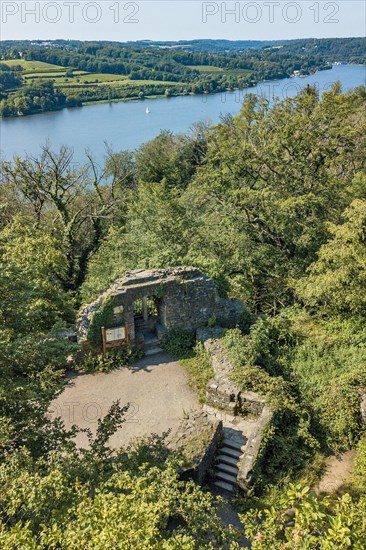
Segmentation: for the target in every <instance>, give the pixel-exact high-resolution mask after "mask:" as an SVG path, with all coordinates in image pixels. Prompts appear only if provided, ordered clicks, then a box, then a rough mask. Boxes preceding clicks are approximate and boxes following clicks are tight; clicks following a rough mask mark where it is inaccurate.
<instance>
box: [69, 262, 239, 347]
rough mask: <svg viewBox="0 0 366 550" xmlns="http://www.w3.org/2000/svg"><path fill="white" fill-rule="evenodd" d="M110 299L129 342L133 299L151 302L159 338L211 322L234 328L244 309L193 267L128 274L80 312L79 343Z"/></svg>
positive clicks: (133, 333)
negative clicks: (121, 315) (120, 311)
mask: <svg viewBox="0 0 366 550" xmlns="http://www.w3.org/2000/svg"><path fill="white" fill-rule="evenodd" d="M112 296H113V297H114V303H115V305H116V306H121V307H122V308H123V312H124V323H125V326H126V328H127V330H128V335H129V340H130V341H131V342H134V341H135V339H136V332H137V331H136V322H135V321H136V319H135V317H134V309H133V304H134V302H135V301H136V300H146V299H147V298H152V299H153V300H154V302H155V305H156V310H157V315H156V319H155V324H154V330H156V332H157V334H158V336H161V335H162V334H164V333H165V332H167V331H169V330H171V329H182V330H191V331H192V332H194V331H195V330H196V329H198V328H199V327H205V326H207V324H208V322H209V321H210V320H211V319H215V320H216V321H217V323H218V324H220V325H222V326H224V327H230V326H235V325H236V324H237V323H238V322H239V320H240V316H241V314H242V312H243V311H244V308H245V306H244V304H243V303H242V302H240V301H239V300H230V299H226V298H221V297H220V296H219V294H218V291H217V286H216V283H215V282H214V281H213V280H212V279H210V278H209V277H207V276H205V275H203V274H202V273H201V272H200V271H199V270H198V269H196V268H194V267H177V268H169V269H154V270H135V271H129V272H127V273H126V274H125V276H124V277H123V278H121V279H118V280H117V281H116V282H115V283H114V284H113V285H112V286H111V287H110V288H109V289H108V290H106V291H105V292H103V293H102V294H100V296H98V298H97V299H96V300H95V301H94V302H92V303H91V304H88V305H87V306H85V307H84V308H83V309H82V311H81V313H80V317H79V319H78V322H77V333H78V341H79V342H82V341H85V340H87V335H88V330H89V327H90V325H91V323H92V321H93V315H94V313H95V312H96V311H97V310H98V308H99V307H100V306H101V305H102V303H103V301H104V300H106V299H107V298H109V297H112ZM106 328H108V327H106Z"/></svg>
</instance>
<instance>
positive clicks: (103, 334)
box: [101, 327, 107, 353]
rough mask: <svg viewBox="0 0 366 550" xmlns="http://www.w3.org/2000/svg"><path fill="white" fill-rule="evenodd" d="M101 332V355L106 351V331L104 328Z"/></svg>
mask: <svg viewBox="0 0 366 550" xmlns="http://www.w3.org/2000/svg"><path fill="white" fill-rule="evenodd" d="M101 331H102V342H103V353H105V352H106V349H107V331H106V329H105V327H102V328H101Z"/></svg>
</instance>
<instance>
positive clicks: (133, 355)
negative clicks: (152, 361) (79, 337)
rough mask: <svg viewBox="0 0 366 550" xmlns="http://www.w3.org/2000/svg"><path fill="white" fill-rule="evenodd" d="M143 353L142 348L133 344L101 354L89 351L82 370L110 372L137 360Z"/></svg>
mask: <svg viewBox="0 0 366 550" xmlns="http://www.w3.org/2000/svg"><path fill="white" fill-rule="evenodd" d="M142 354H143V352H142V351H141V350H140V349H137V348H132V347H131V346H124V347H121V348H118V349H114V350H110V351H108V352H106V353H104V354H99V355H95V354H93V353H89V354H88V355H87V356H86V358H85V359H84V361H83V362H82V364H81V366H80V370H82V371H84V372H88V373H97V372H110V371H112V370H114V369H119V368H121V367H126V366H127V365H129V364H131V363H132V362H134V361H137V360H138V359H140V357H141V356H142Z"/></svg>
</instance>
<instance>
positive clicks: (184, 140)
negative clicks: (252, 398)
mask: <svg viewBox="0 0 366 550" xmlns="http://www.w3.org/2000/svg"><path fill="white" fill-rule="evenodd" d="M50 52H51V50H50ZM60 55H61V56H62V55H65V54H64V52H63V51H62V50H60ZM77 55H79V54H77ZM132 55H135V53H134V52H133V53H132ZM174 55H179V56H187V58H186V59H187V62H190V61H188V60H190V59H191V58H190V57H189V56H190V54H187V53H179V54H177V53H174ZM53 61H56V60H55V59H53ZM118 62H119V61H118ZM365 104H366V90H365V88H359V89H356V90H354V91H353V92H350V93H348V94H343V93H342V90H341V89H340V86H339V85H335V86H334V87H333V89H332V90H330V91H327V92H326V93H324V95H323V98H322V99H319V97H318V94H317V91H316V90H315V89H313V88H311V87H308V88H306V89H305V90H304V91H303V92H302V93H301V94H299V95H298V96H297V97H295V98H292V99H286V100H284V101H282V102H278V103H276V104H275V105H274V107H273V108H271V109H270V108H269V105H268V103H267V102H266V101H265V100H263V99H258V98H256V97H254V96H248V97H247V99H246V101H245V103H244V104H243V106H242V109H241V111H240V114H239V115H238V116H235V117H231V116H227V117H225V118H223V119H222V121H221V122H220V123H219V124H218V125H217V126H215V127H207V126H204V125H199V124H198V125H196V126H195V127H194V128H192V130H191V132H189V133H188V134H186V135H173V134H171V133H169V132H163V133H161V134H160V135H158V136H157V137H156V138H155V139H153V140H152V141H150V142H148V143H146V144H144V145H142V146H141V147H139V148H138V149H137V150H136V151H133V152H127V151H118V143H116V144H115V147H116V151H112V150H107V151H106V156H105V164H104V166H103V167H101V166H97V165H96V163H95V162H94V159H93V156H92V154H91V153H87V154H86V159H85V166H83V167H82V168H75V165H73V155H72V151H71V150H70V149H69V148H68V147H67V146H65V147H62V148H61V150H59V151H52V150H51V149H50V148H49V147H47V146H45V147H44V148H43V150H42V151H41V152H40V154H39V156H38V157H37V158H31V157H23V158H22V157H17V158H15V159H14V160H13V161H9V162H4V163H3V165H2V171H1V178H2V179H1V187H0V208H1V226H0V266H1V269H0V281H1V284H0V293H1V300H0V319H1V323H0V341H1V346H0V365H1V369H2V376H1V378H0V455H1V461H0V484H1V491H0V546H1V548H4V549H15V548H26V549H28V548H29V549H31V548H37V549H42V548H44V549H46V548H47V549H48V548H63V549H66V548H67V549H73V548H75V549H76V548H77V549H79V548H81V547H83V548H95V549H102V548H103V549H108V548H110V549H112V548H126V549H128V548H131V549H132V548H133V549H141V550H145V549H147V548H151V549H158V548H159V549H160V548H161V549H163V548H164V549H180V550H181V549H184V550H193V549H201V548H202V549H203V548H220V549H221V548H231V549H235V548H240V547H241V546H240V544H241V543H240V540H242V539H240V537H241V536H242V535H243V531H244V534H245V535H246V536H247V537H248V538H249V539H250V541H251V543H252V548H253V549H254V550H256V549H262V550H265V549H269V548H270V549H272V548H273V549H286V548H288V549H290V548H291V549H300V548H309V549H320V548H329V549H333V548H354V549H359V550H361V549H363V548H364V547H365V542H366V525H365V509H366V434H365V427H366V423H365V418H364V417H363V415H362V410H361V406H360V404H361V398H362V396H363V395H364V394H365V392H366V165H365V160H366V155H365V152H366V109H365V106H366V105H365ZM174 265H195V266H197V267H199V268H200V269H201V270H202V271H203V272H204V273H206V274H208V275H209V276H211V277H213V278H214V279H215V280H216V282H217V284H218V288H219V290H220V293H221V295H223V296H230V297H236V298H240V299H241V300H243V301H244V302H245V303H246V304H247V307H248V310H249V312H250V313H249V314H248V315H247V316H246V319H245V322H244V321H243V323H242V325H241V326H240V328H233V329H229V330H227V331H226V333H225V335H224V337H223V344H224V346H225V347H226V349H227V350H228V353H229V354H230V356H231V358H232V361H233V363H234V365H235V381H236V383H237V384H238V385H240V387H241V388H242V389H243V390H244V389H245V390H253V391H257V392H259V393H261V394H262V395H264V396H265V397H266V399H267V400H268V402H269V403H270V406H271V409H272V411H273V420H272V423H271V426H270V429H269V430H268V432H267V433H266V437H265V438H264V441H263V443H262V448H261V454H260V458H259V460H258V461H257V463H256V467H255V471H254V472H253V485H252V488H251V490H250V492H249V494H248V495H246V497H244V496H238V497H237V498H236V500H235V502H234V504H235V506H236V509H237V510H238V511H239V513H240V514H241V518H242V523H243V531H241V532H237V531H236V530H235V529H234V528H227V527H226V528H224V527H223V525H222V522H221V520H220V519H219V517H218V515H217V507H216V504H215V498H214V497H213V495H212V494H211V493H210V492H209V491H207V490H205V489H202V488H200V487H198V486H195V485H194V484H193V483H191V482H188V483H187V482H183V481H181V480H179V476H178V473H177V471H178V466H179V460H180V458H179V456H173V455H171V454H168V453H167V452H166V449H165V445H164V440H163V439H161V438H157V437H155V438H154V437H153V438H151V439H150V440H147V441H146V442H145V443H144V444H141V445H140V446H139V447H138V448H136V449H131V450H129V451H128V452H127V453H125V452H122V451H121V452H118V453H116V454H113V453H112V452H111V450H110V449H109V448H108V438H109V436H110V434H111V433H113V431H114V430H115V429H116V428H117V427H118V426H120V425H121V424H122V423H123V421H124V415H125V412H126V410H125V408H124V407H123V405H125V404H123V403H122V404H118V403H116V404H115V405H114V406H113V407H112V409H111V410H110V412H109V413H108V415H107V416H106V417H105V418H104V419H103V420H102V421H100V422H99V425H98V430H97V434H96V436H95V437H94V438H93V437H92V436H91V435H90V447H89V449H88V450H79V449H77V448H76V446H75V444H74V442H73V439H72V436H73V435H74V434H75V431H74V430H73V431H71V432H66V431H65V430H64V428H63V426H62V425H61V423H60V422H59V421H52V420H51V419H49V418H48V417H47V416H46V415H45V412H46V411H47V408H48V406H49V403H50V401H51V400H52V399H53V398H54V397H55V396H56V395H58V394H59V393H60V391H62V388H63V384H64V372H65V370H67V369H68V368H70V361H72V357H74V356H75V354H76V353H77V346H76V344H73V343H72V342H70V341H69V340H67V338H65V331H67V329H68V327H70V326H72V324H73V322H74V320H75V317H76V315H77V311H78V309H79V308H80V307H81V305H82V304H84V303H88V302H89V301H91V300H92V299H94V298H95V297H96V296H97V295H98V293H99V292H100V291H101V290H103V289H105V288H106V287H108V285H109V284H110V283H111V281H113V280H115V279H116V278H117V277H120V276H121V275H122V274H123V272H124V271H125V270H128V269H132V268H145V267H167V266H174ZM176 337H177V336H176ZM183 337H184V335H183V334H182V344H181V348H182V354H183V353H187V350H186V349H184V347H185V345H183V344H184V342H183V341H184V338H183ZM178 340H179V338H178ZM176 349H178V351H177V353H178V355H179V341H178V342H176ZM202 353H203V351H202V349H201V348H200V347H193V348H191V349H190V350H189V354H190V361H191V362H192V363H193V364H195V362H196V364H197V365H201V366H202V364H203V363H202ZM112 366H113V364H112ZM192 370H194V369H192ZM349 449H355V453H356V458H355V465H354V469H353V473H352V475H351V477H350V478H349V479H348V481H347V484H346V485H345V486H344V487H342V490H341V491H340V493H338V494H330V495H327V496H322V495H317V494H316V493H315V492H314V491H313V490H312V489H313V487H314V486H315V485H316V483H317V480H318V479H319V477H320V476H321V474H322V472H323V469H324V460H325V457H327V456H329V455H332V454H335V453H342V452H343V451H346V450H349Z"/></svg>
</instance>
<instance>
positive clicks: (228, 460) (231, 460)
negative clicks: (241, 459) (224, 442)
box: [217, 453, 238, 466]
mask: <svg viewBox="0 0 366 550" xmlns="http://www.w3.org/2000/svg"><path fill="white" fill-rule="evenodd" d="M217 458H218V461H219V462H222V463H224V464H228V465H229V466H236V465H237V464H238V459H237V458H236V457H234V456H228V455H224V454H222V453H220V454H219V456H218V457H217Z"/></svg>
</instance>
